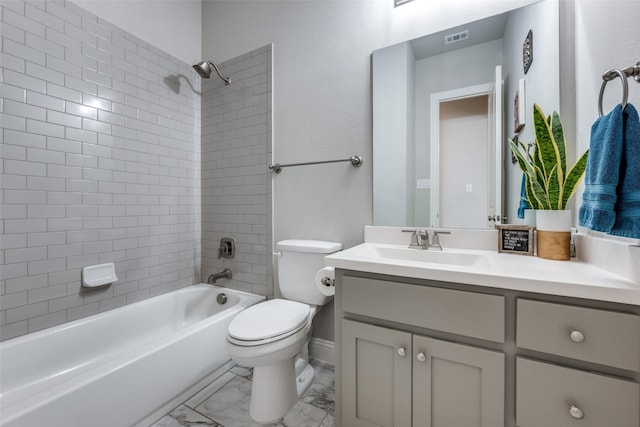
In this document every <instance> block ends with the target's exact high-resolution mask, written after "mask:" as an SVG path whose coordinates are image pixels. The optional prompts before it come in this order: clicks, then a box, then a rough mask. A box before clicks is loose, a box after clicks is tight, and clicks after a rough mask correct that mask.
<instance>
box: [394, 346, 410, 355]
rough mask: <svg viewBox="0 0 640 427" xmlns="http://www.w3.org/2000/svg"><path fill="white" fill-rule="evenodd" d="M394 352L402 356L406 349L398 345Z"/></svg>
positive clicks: (405, 353)
mask: <svg viewBox="0 0 640 427" xmlns="http://www.w3.org/2000/svg"><path fill="white" fill-rule="evenodd" d="M396 352H397V353H398V356H400V357H404V356H406V355H407V350H405V349H404V347H398V350H396Z"/></svg>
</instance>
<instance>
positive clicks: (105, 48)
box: [0, 0, 201, 340]
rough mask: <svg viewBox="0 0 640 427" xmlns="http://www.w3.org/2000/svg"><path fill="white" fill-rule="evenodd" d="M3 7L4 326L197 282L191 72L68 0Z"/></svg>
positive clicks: (196, 132) (195, 111) (30, 325)
mask: <svg viewBox="0 0 640 427" xmlns="http://www.w3.org/2000/svg"><path fill="white" fill-rule="evenodd" d="M0 5H1V7H0V12H1V25H0V32H1V35H2V39H1V43H2V53H1V55H2V56H1V57H0V64H1V73H2V74H1V80H0V82H1V83H0V84H1V86H0V94H1V96H2V100H1V104H0V108H1V110H0V113H1V127H2V132H1V133H0V135H1V138H2V140H1V142H2V144H0V147H1V158H2V163H1V167H2V170H1V172H2V182H1V187H2V200H1V202H2V210H1V212H0V213H1V227H2V242H1V248H0V251H1V252H0V258H1V259H0V261H1V270H2V271H1V272H0V276H1V277H0V300H1V307H0V308H1V309H2V310H1V311H0V313H1V314H0V325H1V329H0V337H1V338H2V339H3V340H4V339H8V338H11V337H14V336H18V335H22V334H25V333H27V332H32V331H36V330H39V329H42V328H46V327H49V326H52V325H56V324H60V323H64V322H68V321H71V320H74V319H77V318H81V317H84V316H87V315H91V314H94V313H98V312H100V311H104V310H108V309H111V308H114V307H117V306H121V305H124V304H129V303H132V302H135V301H138V300H141V299H145V298H148V297H151V296H154V295H157V294H160V293H163V292H167V291H170V290H174V289H177V288H181V287H184V286H187V285H191V284H193V283H196V282H199V280H200V264H201V261H200V250H201V242H200V240H201V221H200V215H201V201H200V200H201V197H200V196H201V194H200V160H201V156H200V98H201V97H200V86H201V79H200V77H199V76H198V75H197V74H196V73H195V72H194V71H193V69H192V68H191V66H190V65H189V64H185V63H183V62H181V61H179V60H177V59H176V58H173V57H171V56H169V55H168V54H166V53H164V52H162V51H161V50H159V49H157V48H155V47H153V46H150V45H149V44H148V43H145V42H143V41H141V40H140V39H137V38H136V37H134V36H132V35H130V34H128V33H126V32H124V31H123V30H121V29H119V28H117V27H115V26H114V25H111V24H109V23H108V22H105V21H104V20H102V19H100V18H98V17H96V16H95V15H93V14H90V13H88V12H87V11H85V10H84V9H82V8H80V7H78V6H76V5H74V4H73V3H70V2H65V1H55V0H47V1H46V2H45V1H33V2H31V1H27V2H24V1H15V0H3V1H2V2H1V3H0ZM105 262H114V263H115V265H116V272H117V275H118V279H119V281H118V282H117V283H116V284H114V285H112V286H109V287H106V288H101V289H97V290H84V289H82V288H81V286H80V274H81V273H80V272H81V268H82V267H84V266H87V265H92V264H98V263H105Z"/></svg>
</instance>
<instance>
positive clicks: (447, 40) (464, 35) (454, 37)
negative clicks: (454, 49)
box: [444, 30, 469, 44]
mask: <svg viewBox="0 0 640 427" xmlns="http://www.w3.org/2000/svg"><path fill="white" fill-rule="evenodd" d="M468 38H469V30H464V31H460V32H459V33H455V34H449V35H447V36H444V44H451V43H455V42H461V41H462V40H466V39H468Z"/></svg>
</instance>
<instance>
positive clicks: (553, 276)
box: [325, 243, 640, 305]
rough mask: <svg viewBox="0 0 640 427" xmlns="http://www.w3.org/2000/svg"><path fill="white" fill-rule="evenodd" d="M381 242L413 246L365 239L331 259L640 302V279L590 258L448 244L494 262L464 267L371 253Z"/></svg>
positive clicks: (338, 263) (376, 269)
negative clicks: (561, 257) (567, 258)
mask: <svg viewBox="0 0 640 427" xmlns="http://www.w3.org/2000/svg"><path fill="white" fill-rule="evenodd" d="M376 247H377V248H384V247H386V248H391V249H399V248H406V247H407V245H398V244H386V243H363V244H361V245H358V246H354V247H353V248H350V249H346V250H344V251H341V252H337V253H335V254H332V255H329V256H327V257H326V258H325V264H326V265H327V266H331V267H335V268H340V269H345V270H357V271H365V272H370V273H378V274H387V275H392V276H399V277H409V278H417V279H429V280H438V281H444V282H454V283H464V284H469V285H477V286H487V287H492V288H500V289H511V290H517V291H526V292H537V293H542V294H549V295H559V296H567V297H574V298H586V299H591V300H600V301H609V302H616V303H624V304H633V305H640V283H638V282H636V281H633V280H630V279H629V278H628V277H625V276H623V275H618V274H615V273H613V272H611V271H607V270H605V269H603V268H601V267H598V266H597V265H596V264H595V263H590V262H586V261H584V260H575V259H572V260H570V261H551V260H546V259H541V258H537V257H535V256H524V255H514V254H506V253H498V252H497V251H495V250H486V249H447V248H445V252H451V253H458V254H473V255H480V256H482V257H484V258H485V259H486V261H488V262H487V263H483V264H484V265H475V266H464V265H451V264H443V263H432V262H423V261H410V260H405V259H389V258H380V257H375V256H371V253H372V252H373V250H374V249H375V248H376ZM411 250H416V251H419V250H420V249H411ZM638 261H639V262H640V259H639V260H638Z"/></svg>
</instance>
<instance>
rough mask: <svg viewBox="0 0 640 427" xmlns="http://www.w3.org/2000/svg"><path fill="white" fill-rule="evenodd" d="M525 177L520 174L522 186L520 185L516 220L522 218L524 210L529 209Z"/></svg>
mask: <svg viewBox="0 0 640 427" xmlns="http://www.w3.org/2000/svg"><path fill="white" fill-rule="evenodd" d="M526 186H527V176H526V175H525V174H522V184H520V205H518V218H524V210H525V209H531V206H529V202H528V201H527V188H526Z"/></svg>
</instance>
